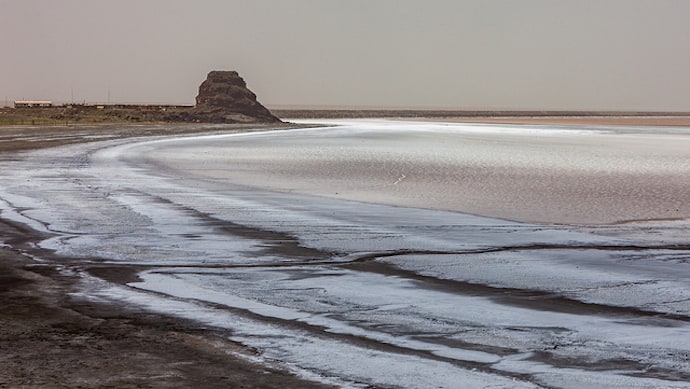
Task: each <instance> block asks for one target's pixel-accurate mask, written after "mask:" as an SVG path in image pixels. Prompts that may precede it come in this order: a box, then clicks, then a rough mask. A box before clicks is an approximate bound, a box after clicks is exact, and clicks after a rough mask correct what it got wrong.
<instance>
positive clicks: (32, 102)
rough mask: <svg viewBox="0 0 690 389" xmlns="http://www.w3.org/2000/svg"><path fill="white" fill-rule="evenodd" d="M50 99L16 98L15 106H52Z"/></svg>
mask: <svg viewBox="0 0 690 389" xmlns="http://www.w3.org/2000/svg"><path fill="white" fill-rule="evenodd" d="M52 106H53V102H52V101H50V100H15V101H14V108H45V107H52Z"/></svg>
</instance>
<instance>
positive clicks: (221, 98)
mask: <svg viewBox="0 0 690 389" xmlns="http://www.w3.org/2000/svg"><path fill="white" fill-rule="evenodd" d="M194 115H195V116H197V119H198V120H199V121H203V122H212V123H253V122H280V119H278V118H277V117H275V116H273V114H271V112H270V111H269V110H268V109H266V107H264V106H263V105H261V103H259V102H258V101H257V100H256V95H255V94H254V92H252V91H250V90H249V88H247V83H246V82H245V81H244V79H242V77H240V75H239V74H238V73H237V72H236V71H220V70H213V71H211V72H209V73H208V76H207V77H206V80H205V81H204V82H202V83H201V85H200V86H199V95H198V96H197V97H196V107H195V108H194Z"/></svg>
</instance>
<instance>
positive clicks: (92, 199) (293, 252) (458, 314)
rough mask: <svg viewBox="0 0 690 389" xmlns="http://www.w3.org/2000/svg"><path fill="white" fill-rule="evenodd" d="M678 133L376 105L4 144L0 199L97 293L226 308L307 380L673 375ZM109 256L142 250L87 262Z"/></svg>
mask: <svg viewBox="0 0 690 389" xmlns="http://www.w3.org/2000/svg"><path fill="white" fill-rule="evenodd" d="M341 124H342V123H341ZM689 141H690V134H688V133H684V132H683V131H679V130H675V132H673V133H650V132H649V129H636V128H628V129H617V130H615V131H614V130H613V129H610V128H589V127H584V128H583V127H559V128H556V129H549V128H544V127H530V126H519V127H510V126H481V125H477V126H475V125H444V124H425V123H414V124H411V123H398V122H382V121H376V122H355V123H346V124H345V125H344V126H340V127H330V128H321V129H309V130H303V131H290V132H271V133H265V134H244V135H234V136H211V137H196V138H194V137H190V138H175V139H160V140H153V141H137V142H132V141H117V142H107V143H100V144H91V145H75V146H68V147H63V148H57V149H50V150H42V151H35V152H31V153H27V154H25V155H24V157H23V158H22V159H19V160H16V161H7V162H6V163H5V162H4V163H3V166H6V168H5V169H3V170H2V172H1V173H0V179H1V180H2V183H3V185H2V188H1V189H0V199H2V201H0V206H2V208H3V213H2V217H5V218H12V219H14V220H16V221H21V222H25V223H30V224H31V225H32V226H33V227H34V228H37V229H40V228H43V229H45V230H46V231H50V232H52V233H54V237H53V238H51V239H48V240H45V241H43V242H41V243H40V246H41V247H42V248H44V249H49V250H54V252H55V254H56V256H53V255H50V258H49V259H50V260H54V261H58V262H60V263H64V264H65V265H67V266H68V268H70V269H72V270H75V271H78V272H83V274H84V291H83V295H84V296H87V297H89V298H94V297H99V298H105V299H117V300H122V301H128V302H130V303H132V304H139V305H142V306H145V307H148V308H149V309H152V310H157V311H162V312H168V313H172V314H176V315H180V316H184V317H189V318H193V319H195V320H198V321H199V322H200V325H203V326H213V327H218V328H222V329H225V330H227V331H228V336H230V337H231V338H232V339H234V340H237V341H239V342H242V343H244V344H246V345H248V346H250V347H254V348H256V349H258V350H259V351H260V352H261V357H262V358H264V360H267V361H280V362H281V363H284V364H285V365H286V366H288V367H289V368H291V369H293V370H294V371H296V372H297V373H298V374H302V375H305V376H308V377H311V378H315V377H316V378H317V379H321V380H324V381H328V382H335V383H337V384H339V385H342V386H366V385H381V386H404V387H431V386H436V387H454V386H457V385H459V383H462V385H463V386H465V387H484V386H487V385H495V386H498V387H501V386H502V387H519V386H527V387H530V386H532V385H544V386H555V387H584V386H609V387H610V386H618V387H653V386H664V387H667V386H674V387H683V386H688V385H687V384H686V383H685V382H687V381H688V379H690V362H689V354H690V343H689V341H688V339H690V293H689V292H688V291H689V290H690V288H689V286H690V242H689V241H690V238H688V236H690V234H688V223H687V222H686V221H684V220H685V219H687V217H688V215H689V214H690V210H689V209H688V208H687V207H688V205H687V201H686V200H687V199H688V196H687V194H688V186H690V184H689V183H688V180H687V179H685V178H684V177H687V176H688V173H690V166H689V165H688V161H689V160H690V158H688V153H690V147H687V146H688V142H689ZM106 146H107V147H106ZM362 201H364V202H362ZM673 207H677V208H674V209H671V208H673ZM675 209H677V211H676V210H675ZM458 211H464V212H466V213H460V212H458ZM468 213H475V214H484V215H491V216H500V217H501V218H500V219H499V218H487V217H481V216H472V215H470V214H468ZM671 217H678V218H680V219H682V220H677V221H654V222H636V223H625V224H601V223H611V222H618V221H621V220H629V219H643V218H644V219H668V218H671ZM507 219H514V220H522V221H524V220H529V221H539V222H532V223H524V222H516V221H508V220H507ZM552 223H558V224H552ZM572 223H578V225H573V224H572ZM38 252H40V251H38ZM112 265H117V266H137V268H139V267H143V268H144V269H145V270H144V271H143V272H142V273H141V274H140V280H139V281H137V282H130V283H129V284H127V285H118V284H117V283H109V282H105V281H99V280H98V279H96V278H94V277H92V276H89V269H90V268H98V267H103V266H112ZM150 292H156V293H155V294H153V293H150ZM166 296H168V297H170V298H168V297H166Z"/></svg>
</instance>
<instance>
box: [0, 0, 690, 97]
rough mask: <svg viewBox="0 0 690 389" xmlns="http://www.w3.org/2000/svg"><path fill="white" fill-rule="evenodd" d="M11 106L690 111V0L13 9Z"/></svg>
mask: <svg viewBox="0 0 690 389" xmlns="http://www.w3.org/2000/svg"><path fill="white" fill-rule="evenodd" d="M0 9H1V10H2V12H0V37H2V38H3V39H4V41H5V45H4V46H5V50H4V54H3V56H2V60H0V99H1V100H2V102H1V103H0V104H4V102H5V101H6V100H8V101H10V102H11V101H12V100H19V99H48V100H54V101H59V102H70V101H72V100H74V101H77V102H81V101H87V102H106V101H107V100H108V98H109V99H110V102H112V103H170V104H193V103H194V97H195V96H196V94H197V91H198V86H199V84H200V83H201V82H202V81H203V80H204V78H205V77H206V74H207V73H208V71H210V70H237V71H238V72H239V73H240V75H241V76H242V77H243V78H244V79H245V80H246V81H247V84H248V86H249V88H250V89H252V90H253V91H254V92H255V93H256V94H257V96H258V98H259V101H260V102H262V103H263V104H265V105H268V106H344V107H347V106H351V107H410V108H412V107H414V108H453V109H530V110H546V109H568V110H647V111H690V72H688V69H690V50H689V49H690V47H689V46H690V43H689V41H688V37H689V36H690V23H687V20H686V19H687V15H690V2H688V1H681V0H673V1H672V0H665V1H641V0H629V1H623V0H604V1H558V0H526V1H520V2H513V1H481V0H479V1H447V0H435V1H428V2H420V1H409V0H400V1H393V0H375V1H363V0H354V1H329V0H324V1H317V0H311V1H310V0H290V1H277V0H273V1H271V0H258V1H220V0H206V1H199V2H187V1H180V0H170V1H161V0H149V1H133V0H124V1H118V2H105V1H85V0H62V1H48V0H24V1H12V0H0Z"/></svg>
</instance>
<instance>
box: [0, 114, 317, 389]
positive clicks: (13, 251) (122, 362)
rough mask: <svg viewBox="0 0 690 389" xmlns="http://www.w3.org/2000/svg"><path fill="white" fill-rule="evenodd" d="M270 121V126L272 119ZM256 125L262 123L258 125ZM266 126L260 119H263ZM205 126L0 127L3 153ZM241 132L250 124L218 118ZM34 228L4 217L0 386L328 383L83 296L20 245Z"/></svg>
mask: <svg viewBox="0 0 690 389" xmlns="http://www.w3.org/2000/svg"><path fill="white" fill-rule="evenodd" d="M274 127H275V126H271V128H274ZM256 128H257V129H258V128H261V127H256ZM263 128H266V126H263ZM214 129H218V128H209V127H204V126H190V125H186V126H170V125H165V126H147V127H136V126H125V127H123V126H118V127H115V126H98V127H47V128H35V127H4V128H2V127H0V154H1V155H4V156H5V157H8V156H9V155H11V154H12V153H11V152H12V151H16V150H24V149H28V148H40V147H49V146H55V145H60V144H65V143H74V142H81V141H85V140H86V138H84V136H85V134H89V135H98V134H106V135H108V136H109V137H113V138H121V137H131V136H143V135H165V134H185V133H195V132H207V131H209V130H214ZM222 129H224V130H225V131H228V130H229V131H233V130H236V131H240V130H242V131H244V130H245V129H246V126H235V127H233V126H224V127H223V128H222ZM38 239H40V236H39V235H37V234H36V232H34V231H31V230H29V229H26V228H24V227H23V226H18V225H13V224H12V223H5V222H3V221H2V220H0V242H5V243H6V244H9V245H10V246H11V247H5V248H2V247H0V388H305V387H310V388H312V387H316V388H318V387H325V386H324V385H320V384H317V383H314V382H309V381H305V380H302V379H300V378H298V377H296V376H294V375H292V374H291V373H289V372H287V371H284V370H282V369H281V368H279V367H277V366H274V367H271V366H265V365H261V364H257V363H251V362H249V361H247V360H246V359H245V358H243V357H241V356H240V355H246V356H249V357H251V356H252V355H253V352H252V351H251V350H248V349H247V348H245V347H243V346H242V345H239V344H236V343H233V342H231V341H229V340H228V339H227V334H223V333H221V332H218V331H216V330H214V329H203V328H200V327H199V325H198V324H193V323H190V322H187V321H184V320H180V319H177V318H172V317H166V316H163V315H157V314H151V313H148V312H144V311H141V310H138V309H135V308H132V307H125V306H120V305H116V304H99V303H93V302H90V301H83V300H82V301H80V300H77V299H75V298H73V297H71V296H70V292H73V291H76V283H77V281H78V278H77V277H76V276H68V275H65V274H64V273H60V271H59V269H58V268H57V266H59V265H46V264H39V263H37V262H35V261H33V260H31V259H30V258H29V257H27V256H24V255H22V254H21V253H20V250H22V249H25V248H26V246H25V244H26V242H30V241H35V240H38Z"/></svg>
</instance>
